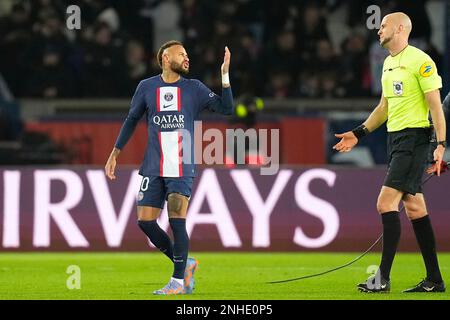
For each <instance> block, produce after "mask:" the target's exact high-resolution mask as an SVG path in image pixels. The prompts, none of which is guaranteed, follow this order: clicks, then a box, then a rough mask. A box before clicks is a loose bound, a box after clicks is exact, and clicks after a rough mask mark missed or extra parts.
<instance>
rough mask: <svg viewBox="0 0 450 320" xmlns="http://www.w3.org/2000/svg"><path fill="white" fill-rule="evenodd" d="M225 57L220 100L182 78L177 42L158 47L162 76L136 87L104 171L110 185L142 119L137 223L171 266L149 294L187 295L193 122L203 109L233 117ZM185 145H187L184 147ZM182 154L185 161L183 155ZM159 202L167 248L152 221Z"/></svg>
mask: <svg viewBox="0 0 450 320" xmlns="http://www.w3.org/2000/svg"><path fill="white" fill-rule="evenodd" d="M230 58H231V53H230V51H229V50H228V47H225V55H224V59H223V64H222V66H221V74H222V97H220V96H218V95H216V94H215V93H214V92H212V91H211V90H210V89H208V88H207V87H206V86H205V85H204V84H203V83H202V82H200V81H199V80H195V79H187V78H184V77H183V76H184V75H186V74H188V72H189V57H188V54H187V53H186V50H185V48H184V47H183V44H182V43H181V42H178V41H169V42H167V43H164V44H163V45H162V46H161V48H160V49H159V51H158V55H157V59H158V63H159V66H160V67H161V69H162V73H161V74H159V75H157V76H154V77H151V78H148V79H145V80H142V81H141V82H140V83H139V85H138V86H137V88H136V92H135V93H134V96H133V99H132V101H131V107H130V111H129V113H128V116H127V118H126V119H125V122H124V123H123V126H122V128H121V130H120V133H119V136H118V138H117V141H116V144H115V147H114V148H113V150H112V152H111V155H110V156H109V159H108V161H107V163H106V166H105V173H106V175H107V176H108V178H109V179H111V180H114V179H115V178H116V177H115V175H114V171H115V168H116V163H117V157H118V155H119V153H120V151H121V150H122V149H123V148H124V146H125V144H126V143H127V141H128V140H129V138H130V137H131V135H132V133H133V131H134V129H135V127H136V125H137V123H138V121H139V119H140V118H141V117H142V116H143V115H144V114H146V120H147V126H148V143H147V150H146V152H145V157H144V160H143V163H142V165H141V168H140V170H139V174H140V175H142V176H143V178H142V183H141V186H140V191H139V194H138V201H137V215H138V222H137V223H138V225H139V227H140V228H141V229H142V231H143V232H144V233H145V234H146V235H147V237H148V238H149V239H150V241H151V242H152V243H153V244H154V245H155V246H156V247H157V248H158V249H159V250H160V251H161V252H163V253H164V254H165V255H166V256H167V257H168V258H169V259H171V260H172V262H173V265H174V271H173V274H172V278H171V279H170V281H169V282H168V284H167V285H166V286H165V287H163V288H162V289H160V290H156V291H154V292H153V293H154V294H158V295H173V294H190V293H192V290H193V288H194V278H193V277H194V272H195V270H196V268H197V265H198V262H197V260H196V259H194V258H188V249H189V237H188V234H187V231H186V213H187V208H188V203H189V199H190V196H191V189H192V183H193V179H194V176H195V166H194V161H193V155H194V121H195V119H197V117H198V115H199V113H200V112H201V111H202V110H204V109H209V110H211V111H215V112H219V113H221V114H224V115H231V114H233V95H232V92H231V87H230V80H229V73H228V72H229V67H230ZM186 134H187V135H188V136H186ZM188 140H190V143H189V144H186V141H188ZM186 153H188V154H190V155H191V156H186ZM165 201H167V209H168V214H169V223H170V227H171V229H172V232H173V237H174V242H173V243H172V241H171V239H170V238H169V236H168V235H167V233H166V232H164V230H162V229H161V228H160V227H159V225H158V223H157V221H156V220H157V219H158V217H159V216H160V214H161V209H162V208H163V206H164V203H165Z"/></svg>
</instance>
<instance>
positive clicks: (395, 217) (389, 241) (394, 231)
mask: <svg viewBox="0 0 450 320" xmlns="http://www.w3.org/2000/svg"><path fill="white" fill-rule="evenodd" d="M381 220H382V222H383V254H382V256H381V264H380V272H381V275H382V276H383V278H384V279H386V280H388V281H389V280H390V273H391V267H392V263H393V262H394V257H395V253H396V251H397V246H398V242H399V241H400V233H401V225H400V217H399V213H398V211H390V212H386V213H383V214H381Z"/></svg>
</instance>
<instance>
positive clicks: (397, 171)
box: [333, 12, 446, 292]
mask: <svg viewBox="0 0 450 320" xmlns="http://www.w3.org/2000/svg"><path fill="white" fill-rule="evenodd" d="M411 29H412V24H411V20H410V18H409V17H408V16H407V15H406V14H404V13H402V12H395V13H391V14H388V15H386V16H385V17H384V18H383V20H382V22H381V27H380V31H379V32H378V35H379V37H380V44H381V46H382V47H384V48H386V49H387V50H388V51H389V53H390V55H389V56H388V57H387V58H386V59H385V61H384V65H383V75H382V78H381V82H382V87H383V93H382V96H381V100H380V103H379V104H378V105H377V107H376V108H375V109H374V110H373V112H372V113H371V115H370V116H369V117H368V118H367V120H366V121H365V122H364V123H363V124H362V125H360V126H359V127H357V128H355V129H354V130H352V131H348V132H345V133H342V134H336V135H335V136H336V137H337V138H340V139H341V140H340V141H339V142H338V143H337V144H336V145H335V146H334V147H333V149H336V150H337V151H339V152H349V151H350V150H351V149H352V148H353V147H354V146H355V145H356V144H357V143H358V141H359V139H361V138H362V137H364V136H365V135H367V134H369V133H370V132H372V131H374V130H375V129H377V128H378V127H379V126H380V125H382V124H383V123H384V122H385V121H386V120H387V130H388V157H389V158H388V163H389V166H388V171H387V174H386V178H385V180H384V183H383V186H382V188H381V191H380V194H379V196H378V201H377V210H378V212H379V213H380V215H381V220H382V223H383V251H382V257H381V263H380V267H379V269H378V272H377V274H376V275H375V276H371V277H370V278H369V279H368V280H367V281H366V282H363V283H360V284H358V289H359V290H360V291H362V292H389V291H390V287H391V282H390V271H391V266H392V263H393V261H394V256H395V253H396V250H397V245H398V242H399V240H400V232H401V226H400V218H399V203H400V201H403V204H404V206H405V209H406V214H407V216H408V218H409V220H410V221H411V223H412V226H413V229H414V233H415V235H416V238H417V242H418V244H419V247H420V250H421V252H422V257H423V260H424V262H425V267H426V270H427V276H426V278H425V279H424V280H422V281H421V282H420V283H418V284H417V285H416V286H415V287H413V288H410V289H407V290H405V291H403V292H444V291H445V284H444V281H443V280H442V276H441V272H440V270H439V263H438V259H437V254H436V242H435V238H434V232H433V228H432V225H431V222H430V218H429V216H428V212H427V208H426V205H425V199H424V196H423V193H422V187H421V179H422V174H423V172H424V170H425V167H426V160H427V155H428V151H429V147H430V135H431V134H432V132H431V131H432V129H431V127H430V122H429V120H428V114H429V112H430V113H431V117H432V120H433V124H434V129H435V131H436V138H437V141H438V145H437V148H436V149H435V150H434V154H433V155H434V160H435V161H436V166H435V168H436V173H437V175H438V176H439V175H440V164H441V162H442V158H443V155H444V151H445V147H446V142H445V141H446V139H445V133H446V127H445V117H444V113H443V110H442V105H441V99H440V93H439V89H440V88H441V87H442V80H441V77H440V76H439V75H438V73H437V70H436V65H435V63H434V62H433V60H432V59H431V58H430V57H429V56H428V55H427V54H426V53H424V52H423V51H421V50H419V49H417V48H415V47H413V46H411V45H409V44H408V37H409V34H410V32H411Z"/></svg>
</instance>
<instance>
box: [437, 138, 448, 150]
mask: <svg viewBox="0 0 450 320" xmlns="http://www.w3.org/2000/svg"><path fill="white" fill-rule="evenodd" d="M437 144H438V145H441V146H443V147H444V148H447V142H446V141H445V140H443V141H438V143H437Z"/></svg>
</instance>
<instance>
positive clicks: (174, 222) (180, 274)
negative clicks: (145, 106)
mask: <svg viewBox="0 0 450 320" xmlns="http://www.w3.org/2000/svg"><path fill="white" fill-rule="evenodd" d="M169 223H170V227H171V228H172V232H173V237H174V243H173V264H174V271H173V275H172V277H174V278H177V279H184V270H185V269H186V261H187V256H188V250H189V237H188V234H187V231H186V219H182V218H170V219H169Z"/></svg>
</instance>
